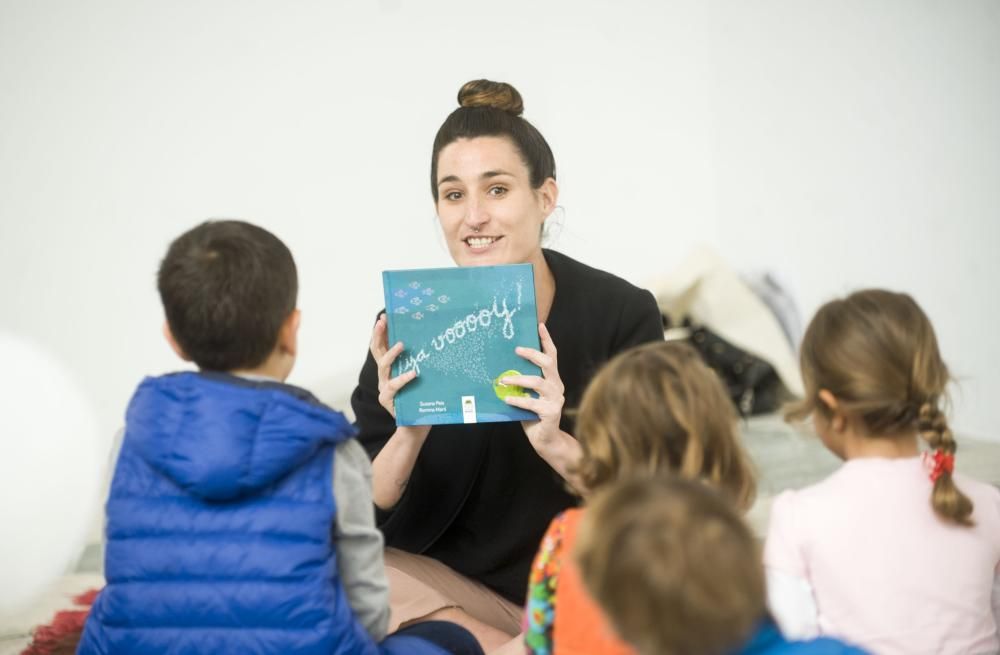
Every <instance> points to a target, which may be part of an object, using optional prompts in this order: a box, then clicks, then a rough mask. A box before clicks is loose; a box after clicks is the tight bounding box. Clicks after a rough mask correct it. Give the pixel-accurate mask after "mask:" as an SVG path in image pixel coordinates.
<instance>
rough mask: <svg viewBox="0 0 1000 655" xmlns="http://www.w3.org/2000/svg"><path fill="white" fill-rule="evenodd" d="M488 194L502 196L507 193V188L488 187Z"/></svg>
mask: <svg viewBox="0 0 1000 655" xmlns="http://www.w3.org/2000/svg"><path fill="white" fill-rule="evenodd" d="M488 193H489V194H490V195H491V196H502V195H503V194H505V193H507V188H506V187H502V186H495V187H490V190H489V192H488Z"/></svg>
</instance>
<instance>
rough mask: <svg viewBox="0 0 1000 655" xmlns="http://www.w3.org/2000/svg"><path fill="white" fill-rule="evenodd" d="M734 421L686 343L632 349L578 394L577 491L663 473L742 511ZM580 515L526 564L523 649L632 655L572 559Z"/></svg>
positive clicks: (749, 484)
mask: <svg viewBox="0 0 1000 655" xmlns="http://www.w3.org/2000/svg"><path fill="white" fill-rule="evenodd" d="M736 421H737V417H736V413H735V410H734V408H733V405H732V402H731V401H730V399H729V397H728V396H727V395H726V392H725V390H724V389H723V387H722V382H721V381H720V380H719V378H718V376H717V375H716V373H715V372H713V371H712V370H711V369H709V368H708V367H707V366H706V365H705V364H704V363H703V362H702V360H701V358H700V356H699V355H698V354H697V353H696V352H695V351H694V350H693V349H691V348H690V347H689V346H687V345H686V344H682V343H678V342H655V343H649V344H645V345H642V346H638V347H635V348H633V349H631V350H628V351H626V352H624V353H621V354H620V355H618V356H617V357H615V358H614V359H612V360H611V361H610V362H608V363H607V364H606V365H605V367H604V368H603V369H602V370H601V371H600V372H599V373H598V374H597V375H596V376H595V377H594V379H593V380H592V381H591V383H590V385H589V386H588V388H587V391H586V392H585V394H584V396H583V400H582V401H581V403H580V410H579V414H578V417H577V424H576V437H577V439H578V440H579V442H580V445H581V448H582V451H583V455H582V458H581V460H580V462H579V464H578V465H577V467H576V470H575V475H576V484H577V485H578V488H579V489H581V490H582V492H583V495H584V497H585V498H586V497H587V496H589V494H591V493H592V492H595V491H598V490H600V489H601V488H603V487H605V486H606V485H608V484H610V483H613V482H616V481H618V480H621V479H625V478H629V477H635V476H651V475H656V474H658V473H665V472H669V473H675V474H679V475H680V476H682V477H685V478H689V479H694V480H701V481H704V482H706V483H707V484H709V485H711V486H713V487H716V488H718V489H720V490H721V491H722V493H723V495H725V496H726V497H728V499H729V500H730V501H732V503H733V504H734V505H735V506H736V507H737V508H739V509H740V510H746V509H748V508H749V507H750V504H751V503H752V501H753V496H754V492H755V481H754V474H753V471H752V468H751V465H750V460H749V457H748V455H747V454H746V452H745V450H744V448H743V446H742V444H741V443H740V438H739V435H738V432H737V429H736ZM584 512H585V510H584V509H570V510H567V511H566V512H563V513H562V514H560V515H558V516H557V517H556V518H555V519H553V521H552V523H551V525H550V526H549V529H548V531H547V532H546V534H545V537H544V539H543V540H542V544H541V548H540V550H539V552H538V555H537V556H536V558H535V561H534V564H533V565H532V568H531V573H530V577H529V581H528V600H527V604H526V609H525V612H526V623H527V627H526V630H525V645H526V647H527V651H528V652H529V653H532V654H533V655H575V654H583V653H586V654H588V655H598V654H601V655H609V654H610V655H617V654H626V653H632V652H633V651H632V649H631V648H630V647H629V646H627V645H626V644H625V643H624V642H622V641H621V640H619V639H618V638H617V637H616V636H615V635H614V633H613V632H612V630H611V628H610V626H609V625H608V623H607V621H606V620H605V619H604V617H603V614H602V613H601V611H600V609H599V608H598V607H597V605H596V604H595V603H594V601H593V600H592V599H591V597H590V596H589V594H587V592H586V591H585V590H584V588H583V585H582V582H581V580H580V574H579V571H578V569H577V567H576V565H575V564H574V562H573V561H572V559H571V558H570V557H569V553H570V551H571V549H572V547H573V544H574V542H575V541H576V532H577V526H578V524H579V522H580V519H581V517H582V516H583V514H584Z"/></svg>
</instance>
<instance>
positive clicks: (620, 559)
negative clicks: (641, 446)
mask: <svg viewBox="0 0 1000 655" xmlns="http://www.w3.org/2000/svg"><path fill="white" fill-rule="evenodd" d="M574 555H575V557H576V561H577V564H578V565H579V567H580V573H581V576H582V578H583V583H584V585H585V586H586V588H587V590H588V591H589V592H590V594H591V595H592V596H593V597H594V599H595V600H596V601H597V603H598V604H599V605H600V606H601V608H602V609H603V610H604V612H605V614H606V615H607V616H608V618H609V619H610V621H611V624H612V626H613V627H614V629H615V631H616V632H618V634H619V636H621V637H622V638H623V639H624V640H625V641H627V642H629V643H630V644H631V645H632V646H634V647H635V648H636V649H637V650H638V651H639V652H640V653H641V654H642V655H688V654H690V653H703V654H705V655H722V653H728V652H735V651H736V650H738V647H739V646H740V645H741V644H743V643H745V642H746V641H747V639H748V638H749V637H750V636H751V634H752V632H753V630H754V628H755V626H756V625H757V624H758V623H759V622H760V621H761V620H762V619H763V618H764V616H765V612H766V609H765V588H764V570H763V566H762V565H761V555H760V552H759V547H758V545H757V541H756V539H755V538H754V536H753V534H752V533H751V532H750V529H749V528H748V527H747V526H746V525H745V524H744V523H743V521H742V520H741V519H740V517H739V516H738V515H737V513H736V512H735V511H734V508H733V507H732V503H731V502H729V501H728V499H724V498H722V497H720V496H719V495H718V494H717V493H715V492H713V490H712V489H710V488H708V486H707V485H704V484H700V483H698V482H694V481H690V480H684V479H681V478H678V477H663V476H661V477H654V478H632V479H628V480H624V481H622V482H618V483H615V484H612V485H609V486H608V487H605V488H604V489H602V490H601V491H600V492H599V493H598V494H597V495H596V496H595V497H594V498H593V499H592V500H591V502H590V503H589V504H588V508H587V511H586V512H584V514H583V519H582V520H581V523H580V529H579V532H578V534H577V541H576V546H575V549H574Z"/></svg>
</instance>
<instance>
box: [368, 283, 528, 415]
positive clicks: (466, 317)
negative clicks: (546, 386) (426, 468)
mask: <svg viewBox="0 0 1000 655" xmlns="http://www.w3.org/2000/svg"><path fill="white" fill-rule="evenodd" d="M382 286H383V289H384V291H385V307H386V317H387V319H388V327H389V345H390V346H391V345H392V344H394V343H398V342H400V341H402V342H403V347H404V350H403V352H402V354H400V356H399V357H397V358H396V361H395V363H394V364H393V368H392V375H393V377H395V376H397V375H402V374H403V373H406V372H407V371H409V370H411V369H414V370H416V372H417V377H416V378H415V379H413V380H411V381H410V382H409V383H408V384H407V385H406V386H404V387H403V388H402V389H401V390H400V391H399V393H397V394H396V401H395V402H396V423H397V424H398V425H441V424H450V423H497V422H502V421H524V420H533V419H536V418H538V417H537V416H536V415H535V414H534V413H533V412H529V411H526V410H523V409H520V408H517V407H512V406H510V405H508V404H507V403H505V402H504V401H503V399H504V398H505V397H506V396H508V395H513V394H516V395H529V394H530V395H534V394H533V392H530V391H528V390H526V389H523V388H521V387H517V386H507V385H503V384H501V383H500V379H501V378H503V377H504V376H506V375H539V376H540V375H541V371H540V370H539V368H538V367H537V366H535V365H534V364H532V363H531V362H529V361H528V360H526V359H524V358H523V357H520V356H518V355H517V353H515V352H514V349H515V348H516V347H517V346H526V347H529V348H534V349H536V350H539V349H540V348H539V344H538V318H537V316H538V315H537V311H536V308H535V279H534V273H533V271H532V267H531V264H510V265H504V266H460V267H453V268H426V269H412V270H401V271H383V273H382Z"/></svg>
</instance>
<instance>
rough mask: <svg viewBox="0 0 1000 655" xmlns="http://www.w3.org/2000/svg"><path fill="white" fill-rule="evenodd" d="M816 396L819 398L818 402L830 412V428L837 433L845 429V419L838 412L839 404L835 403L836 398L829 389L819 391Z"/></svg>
mask: <svg viewBox="0 0 1000 655" xmlns="http://www.w3.org/2000/svg"><path fill="white" fill-rule="evenodd" d="M817 395H818V396H819V401H820V402H821V403H823V404H824V405H826V408H827V409H828V410H830V427H832V428H833V429H834V430H837V431H838V432H839V431H841V430H843V429H844V428H845V427H847V417H845V416H844V414H843V413H842V412H841V411H840V403H839V402H838V401H837V397H836V396H834V395H833V394H832V393H831V392H830V390H829V389H820V390H819V394H817Z"/></svg>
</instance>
